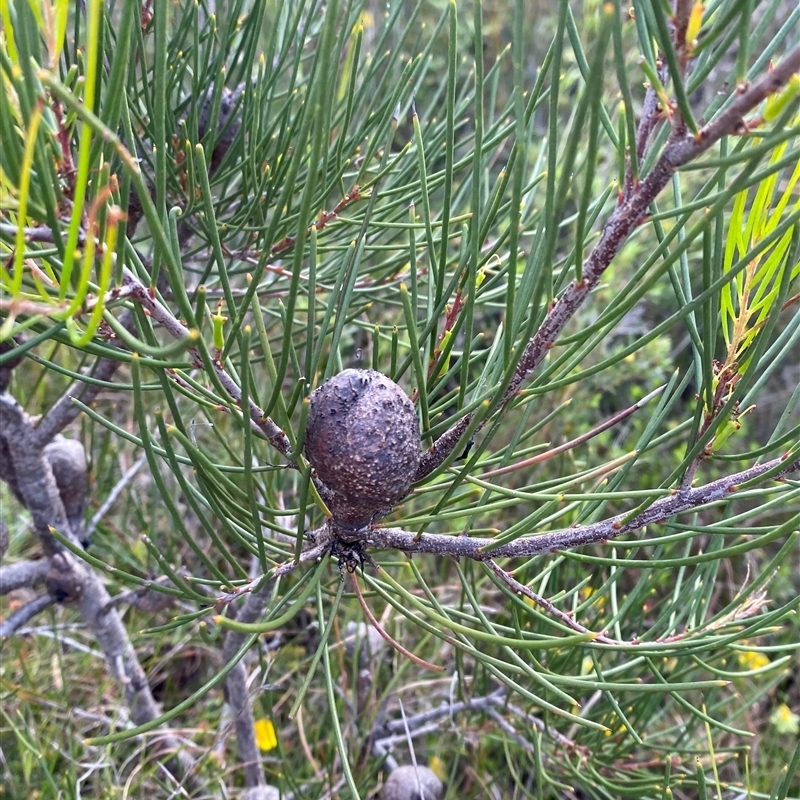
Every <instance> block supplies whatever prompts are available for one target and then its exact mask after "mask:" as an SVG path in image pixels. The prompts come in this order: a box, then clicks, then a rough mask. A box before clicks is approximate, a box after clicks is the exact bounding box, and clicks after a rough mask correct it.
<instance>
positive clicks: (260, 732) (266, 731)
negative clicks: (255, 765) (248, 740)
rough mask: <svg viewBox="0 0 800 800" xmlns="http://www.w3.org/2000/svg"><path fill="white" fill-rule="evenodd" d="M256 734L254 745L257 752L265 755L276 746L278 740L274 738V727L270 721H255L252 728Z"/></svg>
mask: <svg viewBox="0 0 800 800" xmlns="http://www.w3.org/2000/svg"><path fill="white" fill-rule="evenodd" d="M253 727H254V728H255V732H256V744H257V745H258V749H259V750H263V751H264V752H265V753H266V752H269V751H270V750H272V749H274V748H275V747H277V746H278V739H277V737H276V736H275V726H274V725H273V724H272V720H269V719H257V720H256V722H255V725H254V726H253Z"/></svg>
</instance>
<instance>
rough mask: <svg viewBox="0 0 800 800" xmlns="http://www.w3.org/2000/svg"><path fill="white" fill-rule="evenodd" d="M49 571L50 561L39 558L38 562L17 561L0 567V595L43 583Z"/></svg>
mask: <svg viewBox="0 0 800 800" xmlns="http://www.w3.org/2000/svg"><path fill="white" fill-rule="evenodd" d="M49 569H50V561H49V559H46V558H40V559H39V560H38V561H18V562H17V563H16V564H6V566H4V567H0V595H4V594H8V593H9V592H13V591H16V590H17V589H22V588H26V589H30V588H32V587H34V586H36V585H37V584H40V583H43V582H44V579H45V578H46V577H47V572H48V570H49Z"/></svg>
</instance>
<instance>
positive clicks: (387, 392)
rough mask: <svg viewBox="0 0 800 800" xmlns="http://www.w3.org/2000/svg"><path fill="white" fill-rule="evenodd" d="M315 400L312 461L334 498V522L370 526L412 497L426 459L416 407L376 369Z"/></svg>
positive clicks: (323, 389)
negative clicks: (381, 513) (421, 460)
mask: <svg viewBox="0 0 800 800" xmlns="http://www.w3.org/2000/svg"><path fill="white" fill-rule="evenodd" d="M309 399H310V402H311V407H310V409H309V414H308V426H307V428H306V444H305V451H306V457H307V458H308V460H309V462H310V463H311V466H313V467H314V469H315V470H316V471H317V475H318V476H319V477H320V478H321V479H322V481H323V483H324V484H325V485H326V486H327V487H328V488H329V489H330V490H331V492H332V493H333V495H334V502H333V508H332V509H331V511H332V512H333V515H334V518H335V519H337V520H339V521H341V522H346V523H350V524H353V525H365V524H367V523H369V522H370V521H371V520H372V517H373V516H374V515H375V513H376V512H378V511H382V510H386V509H388V508H391V507H392V506H393V505H395V504H396V503H398V502H400V500H402V499H403V498H404V497H405V496H406V495H407V494H408V490H409V487H410V486H411V480H412V478H413V476H414V473H415V472H416V469H417V466H418V465H419V457H420V449H419V448H420V433H419V420H418V418H417V412H416V409H415V408H414V404H413V403H412V402H411V400H410V399H409V397H408V395H406V393H405V392H404V391H403V390H402V389H401V388H400V387H399V386H398V385H397V384H396V383H394V382H393V381H391V380H389V378H387V377H386V376H385V375H381V373H380V372H375V370H371V369H346V370H345V371H344V372H340V373H339V374H338V375H335V376H334V377H333V378H331V379H330V380H329V381H326V382H325V383H324V384H323V385H322V386H320V387H319V389H317V390H316V391H314V392H312V393H311V397H310V398H309Z"/></svg>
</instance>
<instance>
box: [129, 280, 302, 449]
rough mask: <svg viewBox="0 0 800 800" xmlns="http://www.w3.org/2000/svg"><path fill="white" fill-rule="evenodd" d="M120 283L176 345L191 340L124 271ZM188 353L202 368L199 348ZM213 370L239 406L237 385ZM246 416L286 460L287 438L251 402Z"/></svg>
mask: <svg viewBox="0 0 800 800" xmlns="http://www.w3.org/2000/svg"><path fill="white" fill-rule="evenodd" d="M122 280H123V283H124V284H125V285H126V286H128V287H129V288H130V290H131V299H133V300H135V301H136V302H138V303H139V304H140V305H141V306H142V307H144V308H146V309H147V310H148V311H149V312H150V316H151V317H152V318H153V319H154V320H155V321H156V322H158V323H160V324H161V325H162V326H163V327H164V329H165V330H166V331H167V333H169V334H170V336H172V337H173V338H174V339H177V340H179V341H180V340H186V339H193V338H194V336H193V335H192V333H191V331H189V329H188V328H187V327H186V326H185V325H184V324H183V323H182V322H181V321H180V320H178V319H177V317H175V315H174V314H173V313H172V312H171V311H170V310H169V309H168V308H167V307H166V306H165V305H163V304H162V303H160V302H159V301H158V299H157V298H156V296H155V293H154V292H151V291H150V289H148V288H147V287H146V286H145V285H144V284H143V283H142V282H141V281H140V280H139V279H138V278H137V277H136V276H135V275H134V274H133V273H132V272H131V271H130V270H129V269H127V267H126V268H125V269H124V270H123V277H122ZM187 352H188V353H189V356H190V358H191V359H192V362H193V364H194V366H195V367H197V368H198V369H204V368H205V364H204V362H203V357H202V354H201V353H200V350H199V348H197V347H189V348H187ZM212 367H213V370H214V373H215V374H216V376H217V378H218V379H219V381H220V383H221V384H222V386H223V387H224V388H225V391H226V392H228V394H229V395H230V396H231V398H232V399H233V400H234V401H236V402H237V403H240V404H241V400H242V391H241V389H240V388H239V386H238V385H237V383H236V381H234V380H233V378H231V376H230V375H229V374H228V373H227V372H226V371H225V368H224V367H223V366H222V364H221V363H220V362H219V361H218V360H214V361H213V364H212ZM249 416H250V419H251V420H252V422H253V423H254V424H255V425H256V427H257V428H258V429H259V430H260V431H261V432H262V433H263V434H264V435H265V436H266V437H267V439H268V441H269V442H270V443H271V444H272V446H273V447H275V449H276V450H278V452H280V453H282V454H283V455H285V456H286V457H287V458H288V457H289V456H290V454H291V452H292V445H291V443H290V442H289V438H288V437H287V436H286V434H285V433H284V432H283V431H282V430H281V429H280V428H279V427H278V425H276V424H275V422H274V421H273V420H272V419H271V418H270V417H268V416H267V415H266V414H265V413H264V412H263V411H262V410H261V409H260V408H259V407H258V406H257V405H256V404H255V403H254V402H253V401H252V400H250V404H249Z"/></svg>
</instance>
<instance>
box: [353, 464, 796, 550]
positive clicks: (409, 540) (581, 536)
mask: <svg viewBox="0 0 800 800" xmlns="http://www.w3.org/2000/svg"><path fill="white" fill-rule="evenodd" d="M781 467H783V468H782V469H781ZM776 470H777V472H776ZM798 470H800V460H798V461H794V462H789V461H786V460H785V459H781V458H776V459H773V460H772V461H768V462H766V463H765V464H759V465H757V466H754V467H750V468H749V469H746V470H743V471H742V472H737V473H735V474H733V475H728V476H727V477H725V478H720V479H719V480H716V481H712V482H711V483H707V484H705V485H704V486H698V487H696V488H693V489H687V490H686V491H680V492H676V493H674V494H672V495H670V496H669V497H662V498H660V499H659V500H656V501H655V502H653V504H652V505H650V506H649V507H648V508H647V509H645V510H644V511H642V512H641V513H639V514H636V515H635V516H633V517H631V512H627V513H623V514H617V515H616V516H614V517H610V518H609V519H606V520H603V521H601V522H596V523H593V524H591V525H576V526H574V527H572V528H565V529H562V530H557V531H550V532H547V533H540V534H536V535H532V536H521V537H520V538H519V539H515V540H514V541H513V542H508V543H507V544H503V545H500V546H497V543H496V542H495V541H494V540H493V539H486V538H481V537H467V536H448V535H445V534H435V533H423V534H422V535H420V534H416V533H411V532H409V531H405V530H403V529H402V528H372V529H371V530H370V532H369V535H368V537H367V539H366V542H365V544H367V545H369V546H370V547H374V548H375V549H377V550H402V551H404V552H406V553H434V554H437V555H448V556H453V557H456V558H474V559H477V560H479V561H486V560H487V559H490V558H523V557H526V558H527V557H531V556H536V555H541V554H542V553H548V552H555V551H558V550H567V549H571V548H574V547H581V546H583V545H587V544H596V543H598V542H606V541H610V540H612V539H617V538H618V537H620V536H622V535H623V534H626V533H632V532H633V531H637V530H640V529H641V528H644V527H645V526H646V525H650V524H653V523H656V522H663V521H664V520H666V519H669V518H670V517H672V516H674V515H675V514H680V513H681V512H683V511H689V510H692V509H697V508H699V507H700V506H705V505H708V504H709V503H715V502H719V501H728V500H729V499H730V498H731V497H733V496H734V494H735V492H736V491H737V489H738V488H739V484H742V483H745V482H749V481H755V480H757V479H758V478H760V477H761V476H763V475H764V474H766V473H769V472H775V474H774V475H773V478H774V479H776V480H777V479H779V478H780V477H782V476H784V475H788V474H790V473H793V472H796V471H798Z"/></svg>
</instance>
